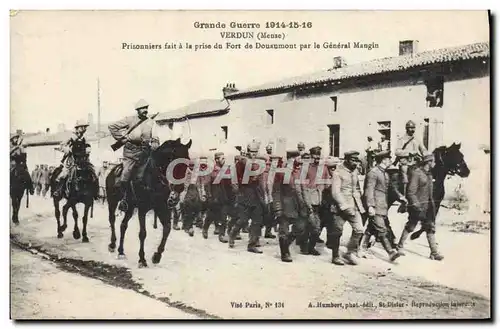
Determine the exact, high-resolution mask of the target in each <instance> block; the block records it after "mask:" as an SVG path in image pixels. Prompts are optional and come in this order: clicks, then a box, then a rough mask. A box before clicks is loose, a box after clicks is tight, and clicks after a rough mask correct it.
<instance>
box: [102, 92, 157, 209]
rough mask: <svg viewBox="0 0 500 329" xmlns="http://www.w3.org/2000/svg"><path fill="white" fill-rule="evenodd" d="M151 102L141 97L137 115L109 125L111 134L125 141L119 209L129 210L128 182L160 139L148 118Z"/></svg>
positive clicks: (153, 124)
mask: <svg viewBox="0 0 500 329" xmlns="http://www.w3.org/2000/svg"><path fill="white" fill-rule="evenodd" d="M148 108H149V104H148V103H147V102H146V101H145V100H143V99H141V100H139V101H138V102H137V104H136V105H135V110H136V111H137V115H136V116H129V117H126V118H124V119H122V120H119V121H117V122H114V123H112V124H110V125H109V126H108V129H109V132H110V133H111V136H113V138H114V139H116V140H117V141H125V145H124V146H123V162H122V163H123V172H122V174H121V176H120V183H119V184H120V188H121V190H122V193H123V198H122V200H121V201H120V204H119V206H118V209H120V210H122V211H126V210H127V207H128V205H127V203H126V202H125V200H126V198H127V191H128V184H129V182H130V180H131V178H132V176H133V175H134V174H135V173H136V170H137V168H138V166H139V165H141V164H143V163H144V162H145V161H146V160H147V158H148V155H149V153H150V152H151V150H154V149H155V148H156V147H158V144H159V139H158V136H157V135H156V133H155V130H154V129H153V128H154V126H155V122H154V120H151V119H148V116H147V115H148ZM142 120H143V123H142V124H140V125H139V126H138V127H137V128H135V129H134V130H132V131H130V132H129V133H128V134H127V130H128V129H129V128H130V127H133V126H134V125H136V124H137V123H138V122H139V121H142Z"/></svg>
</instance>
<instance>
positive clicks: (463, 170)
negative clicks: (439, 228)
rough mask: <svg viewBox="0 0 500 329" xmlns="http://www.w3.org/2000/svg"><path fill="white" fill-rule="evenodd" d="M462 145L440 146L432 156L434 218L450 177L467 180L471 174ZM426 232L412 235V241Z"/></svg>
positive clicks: (417, 232)
mask: <svg viewBox="0 0 500 329" xmlns="http://www.w3.org/2000/svg"><path fill="white" fill-rule="evenodd" d="M460 146H461V144H460V143H458V144H456V143H453V144H452V145H451V146H449V147H446V146H440V147H438V148H436V149H435V150H434V151H433V152H432V154H433V155H434V163H435V164H434V167H433V168H432V171H431V172H432V177H433V179H434V185H433V191H432V192H433V197H434V204H435V208H434V209H435V212H434V218H437V214H438V212H439V208H440V207H441V202H443V199H444V195H445V189H444V181H445V179H446V176H448V175H452V176H453V175H458V176H459V177H462V178H467V177H468V176H469V174H470V170H469V167H468V166H467V163H466V162H465V159H464V155H463V154H462V152H461V151H460ZM423 232H424V229H423V228H420V229H419V230H418V231H415V232H413V233H412V234H411V236H410V239H411V240H415V239H418V238H419V237H420V235H421V234H422V233H423Z"/></svg>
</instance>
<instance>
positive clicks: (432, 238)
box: [427, 232, 444, 260]
mask: <svg viewBox="0 0 500 329" xmlns="http://www.w3.org/2000/svg"><path fill="white" fill-rule="evenodd" d="M427 241H428V242H429V248H430V249H431V255H430V256H429V258H430V259H432V260H443V259H444V256H443V255H441V254H440V253H439V251H438V247H437V243H436V235H435V234H434V233H429V232H427Z"/></svg>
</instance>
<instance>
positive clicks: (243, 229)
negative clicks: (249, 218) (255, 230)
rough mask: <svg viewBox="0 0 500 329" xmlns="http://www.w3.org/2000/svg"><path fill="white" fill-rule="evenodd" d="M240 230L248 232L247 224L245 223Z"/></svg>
mask: <svg viewBox="0 0 500 329" xmlns="http://www.w3.org/2000/svg"><path fill="white" fill-rule="evenodd" d="M241 232H243V233H248V224H246V225H245V226H243V228H242V229H241Z"/></svg>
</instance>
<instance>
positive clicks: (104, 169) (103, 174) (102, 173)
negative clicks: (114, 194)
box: [97, 161, 109, 202]
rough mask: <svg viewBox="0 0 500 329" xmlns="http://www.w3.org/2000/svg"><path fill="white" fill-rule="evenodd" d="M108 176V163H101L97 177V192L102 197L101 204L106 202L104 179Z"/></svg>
mask: <svg viewBox="0 0 500 329" xmlns="http://www.w3.org/2000/svg"><path fill="white" fill-rule="evenodd" d="M108 174H109V163H108V161H103V162H102V167H101V169H99V172H98V174H97V177H98V178H99V190H100V192H101V193H100V195H101V196H102V199H103V202H104V200H106V177H107V176H108Z"/></svg>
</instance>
